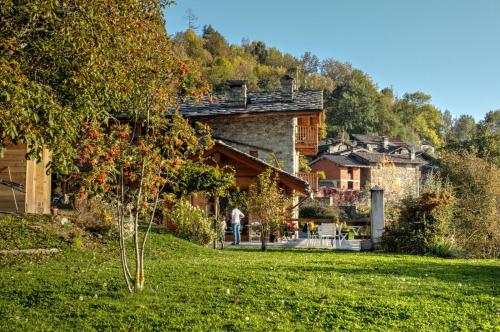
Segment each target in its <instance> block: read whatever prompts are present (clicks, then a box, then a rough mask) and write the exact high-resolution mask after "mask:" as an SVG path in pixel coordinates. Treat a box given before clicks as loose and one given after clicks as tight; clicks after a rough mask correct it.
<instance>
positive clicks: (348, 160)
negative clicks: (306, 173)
mask: <svg viewBox="0 0 500 332" xmlns="http://www.w3.org/2000/svg"><path fill="white" fill-rule="evenodd" d="M322 159H326V160H330V161H332V162H334V163H335V164H337V165H339V166H344V167H370V166H369V165H367V164H366V163H362V162H360V161H359V160H356V159H355V158H352V157H350V156H344V155H340V154H331V153H325V154H323V155H322V156H320V157H319V158H317V159H316V160H313V161H312V162H311V164H313V163H315V162H317V161H319V160H322Z"/></svg>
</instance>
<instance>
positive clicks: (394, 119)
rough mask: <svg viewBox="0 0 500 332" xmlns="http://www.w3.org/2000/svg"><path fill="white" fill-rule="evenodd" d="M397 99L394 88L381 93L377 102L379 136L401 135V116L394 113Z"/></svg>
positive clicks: (383, 90)
mask: <svg viewBox="0 0 500 332" xmlns="http://www.w3.org/2000/svg"><path fill="white" fill-rule="evenodd" d="M395 103H396V98H395V96H394V92H393V91H392V88H385V89H382V91H380V94H379V98H378V100H377V133H378V134H379V135H386V136H397V135H400V134H401V131H402V125H401V122H400V120H399V116H398V115H397V114H396V113H394V105H395Z"/></svg>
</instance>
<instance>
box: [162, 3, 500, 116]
mask: <svg viewBox="0 0 500 332" xmlns="http://www.w3.org/2000/svg"><path fill="white" fill-rule="evenodd" d="M188 8H191V9H192V10H193V12H194V14H195V15H196V16H197V17H198V22H197V23H198V25H199V26H200V28H199V31H201V27H202V26H203V25H204V24H212V26H213V27H214V28H215V29H216V30H218V31H219V32H221V33H222V34H223V35H224V36H225V37H226V38H227V39H228V41H229V42H230V43H237V44H240V42H241V39H242V38H243V37H246V38H249V39H250V40H262V41H264V42H265V43H266V44H267V45H268V46H274V47H277V48H278V49H280V50H281V51H283V52H288V53H291V54H293V55H295V56H300V55H302V54H303V53H304V52H306V51H310V52H312V53H314V54H316V55H317V56H318V57H320V58H328V57H333V58H336V59H338V60H341V61H348V62H351V63H352V64H353V66H354V67H357V68H360V69H362V70H363V71H365V72H366V73H368V74H369V75H370V76H371V77H372V79H373V81H374V82H375V83H376V84H377V85H378V86H379V88H383V87H386V86H392V87H393V89H394V90H395V92H396V93H397V94H398V95H400V96H402V95H403V94H404V93H405V92H413V91H423V92H426V93H428V94H430V95H432V102H433V103H434V105H436V106H437V107H439V108H440V109H442V110H445V109H449V110H450V111H451V112H452V114H453V115H454V116H458V115H460V114H471V115H473V116H474V117H475V118H476V120H480V119H482V118H483V117H484V114H486V112H488V111H489V110H494V109H500V0H469V1H465V0H413V1H410V0H342V1H341V0H307V1H299V0H267V1H266V0H177V5H175V6H174V7H172V8H169V9H167V10H166V19H167V30H168V32H169V33H170V34H173V33H175V32H177V31H180V30H185V29H186V28H187V19H186V17H185V16H186V10H187V9H188Z"/></svg>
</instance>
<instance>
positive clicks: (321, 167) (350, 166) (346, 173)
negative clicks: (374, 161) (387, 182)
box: [310, 153, 370, 190]
mask: <svg viewBox="0 0 500 332" xmlns="http://www.w3.org/2000/svg"><path fill="white" fill-rule="evenodd" d="M310 167H311V170H312V171H313V172H318V171H323V172H324V173H325V180H330V181H332V187H335V188H338V189H351V190H360V189H361V188H362V187H363V186H364V183H361V169H362V168H369V167H370V166H369V165H365V164H362V163H360V162H359V161H357V160H355V159H354V158H351V157H349V156H344V155H339V154H328V153H327V154H324V155H322V156H320V157H319V158H317V159H315V160H313V161H312V162H311V163H310Z"/></svg>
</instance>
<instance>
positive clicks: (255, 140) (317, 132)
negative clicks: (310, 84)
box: [179, 76, 323, 201]
mask: <svg viewBox="0 0 500 332" xmlns="http://www.w3.org/2000/svg"><path fill="white" fill-rule="evenodd" d="M281 85H282V89H281V91H265V92H248V91H247V87H246V82H245V81H229V82H227V84H226V89H225V91H223V92H220V93H214V94H212V95H207V96H203V97H202V98H201V100H193V99H189V100H185V101H183V102H182V103H181V105H180V108H179V111H180V112H181V114H182V115H183V116H184V117H185V118H187V119H189V120H190V121H200V122H203V123H206V124H208V125H209V126H210V127H211V128H212V136H213V138H215V139H217V140H219V141H220V142H223V143H224V144H227V145H228V146H231V147H232V148H234V149H236V150H239V151H241V152H243V153H245V154H248V155H251V156H252V157H255V158H257V159H260V160H261V161H263V162H266V163H268V164H271V165H273V166H274V167H278V168H280V169H282V170H283V171H285V172H287V173H289V174H291V175H294V176H298V177H300V178H302V179H304V180H305V181H307V182H308V183H309V184H310V185H311V186H312V187H315V185H316V184H317V176H316V174H315V173H301V172H299V156H300V155H304V156H315V155H316V154H317V153H318V142H319V139H320V138H321V137H320V136H321V126H322V123H323V92H322V91H319V90H308V91H297V90H296V85H295V80H294V79H293V78H291V77H290V76H284V77H283V78H282V80H281ZM296 200H297V201H298V199H296Z"/></svg>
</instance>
